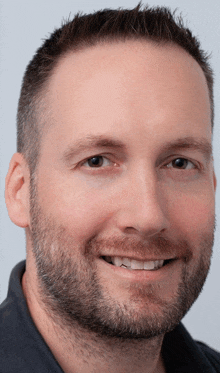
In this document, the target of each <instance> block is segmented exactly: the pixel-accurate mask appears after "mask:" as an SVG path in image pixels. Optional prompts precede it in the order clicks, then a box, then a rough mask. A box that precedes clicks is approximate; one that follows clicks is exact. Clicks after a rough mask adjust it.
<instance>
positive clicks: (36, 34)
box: [0, 0, 220, 350]
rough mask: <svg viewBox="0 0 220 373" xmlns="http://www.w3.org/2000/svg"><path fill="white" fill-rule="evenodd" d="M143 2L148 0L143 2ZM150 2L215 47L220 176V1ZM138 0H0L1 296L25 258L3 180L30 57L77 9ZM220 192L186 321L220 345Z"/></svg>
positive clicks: (198, 335) (192, 330)
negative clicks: (198, 290)
mask: <svg viewBox="0 0 220 373" xmlns="http://www.w3.org/2000/svg"><path fill="white" fill-rule="evenodd" d="M144 4H145V3H144ZM147 4H149V5H151V6H156V5H164V6H168V7H170V8H171V9H172V10H174V9H175V8H178V10H177V14H180V13H182V16H183V18H184V20H185V22H186V24H187V26H188V27H189V28H190V29H191V30H192V31H193V33H194V34H195V35H196V36H199V39H200V41H201V44H202V47H203V49H205V50H206V51H208V52H209V53H212V58H211V64H212V67H213V69H214V71H215V105H216V109H215V130H214V142H213V145H214V158H215V169H216V174H217V179H218V180H219V182H220V171H219V161H220V125H219V121H220V21H219V19H220V1H219V0H209V1H207V0H155V1H152V0H149V1H148V3H147ZM136 5H137V1H136V0H93V1H86V0H77V1H71V0H62V1H59V0H31V1H30V0H19V1H17V0H3V1H1V0H0V87H1V89H0V126H1V130H0V164H1V167H0V302H1V301H3V300H4V298H5V297H6V294H7V287H8V280H9V276H10V272H11V270H12V268H13V267H14V265H15V264H16V263H18V262H19V261H21V260H23V259H24V258H25V236H24V231H23V229H21V228H19V227H17V226H15V225H14V224H12V222H11V221H10V219H9V217H8V214H7V210H6V206H5V202H4V182H5V176H6V173H7V170H8V165H9V162H10V158H11V156H12V154H13V153H14V152H15V151H16V110H17V102H18V97H19V91H20V87H21V80H22V76H23V73H24V70H25V68H26V65H27V63H28V62H29V60H30V59H31V58H32V56H33V54H34V52H35V51H36V49H37V48H38V47H39V46H40V44H41V43H42V40H43V39H44V38H46V37H47V36H48V35H49V33H51V32H52V31H53V30H54V28H55V27H59V26H60V25H61V22H62V20H63V19H66V18H68V17H69V16H73V15H74V14H75V13H76V12H78V11H79V10H80V11H83V12H93V11H94V10H98V9H103V8H118V7H125V8H126V7H127V8H133V7H134V6H136ZM219 199H220V192H219V188H217V198H216V215H217V231H216V236H215V237H216V238H215V245H214V255H213V259H212V266H211V270H210V274H209V276H208V279H207V281H206V284H205V287H204V290H203V292H202V294H201V295H200V297H199V299H198V300H197V301H196V303H195V304H194V305H193V307H192V308H191V310H190V311H189V313H188V314H187V315H186V317H185V318H184V320H183V322H184V324H185V325H186V327H187V328H188V330H189V331H190V333H191V334H192V335H193V337H194V338H196V339H198V340H201V341H204V342H206V343H207V344H209V345H211V346H212V347H213V348H215V349H217V350H220V317H219V311H220V268H219V267H220V248H219V243H220V227H219V223H218V222H219V220H220V219H219V218H220V204H219Z"/></svg>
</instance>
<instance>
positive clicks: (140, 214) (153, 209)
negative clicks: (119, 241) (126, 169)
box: [117, 170, 169, 238]
mask: <svg viewBox="0 0 220 373" xmlns="http://www.w3.org/2000/svg"><path fill="white" fill-rule="evenodd" d="M117 227H118V229H120V231H122V232H123V233H124V234H138V235H141V236H143V238H144V237H146V238H147V237H151V236H154V235H157V234H158V233H161V232H163V231H165V230H167V229H168V227H169V219H168V208H167V200H166V193H164V191H163V187H162V185H161V182H160V180H158V178H157V175H156V173H155V172H154V171H153V170H152V171H151V172H150V171H149V172H146V170H145V171H143V170H142V171H139V172H138V171H137V170H136V172H135V173H133V175H130V176H129V177H127V178H126V180H124V184H123V187H122V189H121V193H120V197H119V201H118V209H117Z"/></svg>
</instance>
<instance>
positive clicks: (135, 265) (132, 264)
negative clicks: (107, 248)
mask: <svg viewBox="0 0 220 373" xmlns="http://www.w3.org/2000/svg"><path fill="white" fill-rule="evenodd" d="M102 258H103V259H104V260H105V261H106V262H108V263H110V264H112V265H114V266H116V267H121V268H124V269H129V270H146V271H155V270H157V269H160V268H161V267H163V266H164V265H165V264H167V263H169V262H170V260H154V261H153V260H149V261H142V260H134V259H130V258H123V257H118V256H116V257H111V256H103V257H102Z"/></svg>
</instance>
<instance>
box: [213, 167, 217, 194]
mask: <svg viewBox="0 0 220 373" xmlns="http://www.w3.org/2000/svg"><path fill="white" fill-rule="evenodd" d="M213 184H214V190H215V191H216V187H217V179H216V176H215V172H214V171H213Z"/></svg>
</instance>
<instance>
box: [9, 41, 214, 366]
mask: <svg viewBox="0 0 220 373" xmlns="http://www.w3.org/2000/svg"><path fill="white" fill-rule="evenodd" d="M46 100H47V102H48V107H49V108H50V113H52V114H50V115H51V118H50V120H51V123H52V125H51V126H48V128H47V129H46V130H45V134H44V136H43V138H42V143H41V151H40V158H39V163H38V167H37V172H36V175H35V178H33V179H32V181H31V188H30V190H31V194H30V197H31V198H30V197H29V194H28V193H27V192H26V194H25V193H23V195H22V196H23V197H22V198H23V200H24V204H25V206H27V207H26V209H25V211H26V213H23V216H24V215H25V217H26V223H25V219H23V222H22V224H21V223H20V225H22V226H25V227H26V233H27V264H26V272H25V275H24V276H23V281H22V286H23V290H24V294H25V296H26V299H27V303H28V307H29V310H30V313H31V315H32V318H33V320H34V322H35V324H36V326H37V328H38V330H39V331H40V333H41V334H42V336H43V338H44V339H45V341H46V343H47V344H48V346H49V348H50V349H51V351H52V353H53V354H54V356H55V358H56V359H57V361H58V362H59V364H60V366H61V367H62V369H63V370H64V372H83V373H84V372H87V373H89V372H100V371H103V372H108V373H113V372H114V373H116V372H125V371H126V372H128V373H129V372H137V373H139V372H148V373H156V372H157V373H159V372H165V367H164V365H163V361H162V357H161V354H160V349H161V345H162V341H163V336H164V334H165V333H166V332H167V331H169V330H172V329H173V328H174V327H175V325H177V324H178V323H179V321H180V320H181V319H182V317H183V316H184V315H185V313H186V312H187V310H188V309H189V308H190V306H191V305H192V303H193V302H194V300H195V299H196V298H197V296H198V295H199V293H200V291H201V288H202V286H203V283H204V281H205V278H206V276H207V273H208V269H209V265H210V257H211V252H212V245H213V232H214V220H215V219H214V192H215V178H214V171H213V162H212V155H211V123H210V117H211V116H210V104H209V95H208V88H207V84H206V81H205V77H204V74H203V72H202V70H201V68H200V67H199V65H198V64H197V62H195V61H194V60H193V58H192V57H191V56H189V55H188V54H187V53H186V52H184V51H183V50H182V49H180V48H178V47H176V46H173V45H164V46H155V45H153V44H152V43H148V42H143V41H132V40H131V41H126V42H117V43H113V44H106V45H105V44H103V45H97V46H95V47H92V48H88V49H85V50H83V51H81V52H77V53H75V54H73V53H69V54H68V55H66V56H65V57H64V58H63V59H62V60H61V61H60V63H59V64H58V66H57V67H56V69H55V71H54V74H53V75H52V77H51V79H50V81H49V83H48V89H47V96H46ZM17 157H18V156H17ZM16 159H17V161H16ZM19 159H21V160H20V165H22V164H23V168H24V169H25V167H26V166H24V162H23V161H22V158H19ZM16 162H17V164H19V162H18V158H16V155H15V157H14V168H13V162H12V165H11V169H15V163H16ZM22 162H23V163H22ZM20 167H21V166H20ZM24 180H25V182H26V184H28V185H29V183H30V179H28V177H27V178H24ZM27 189H28V188H27ZM17 223H18V222H17ZM18 225H19V224H18ZM106 256H107V257H127V258H130V259H135V260H139V261H141V260H142V261H155V260H166V261H169V263H168V264H166V265H165V266H164V267H162V268H160V269H157V270H154V271H146V270H129V269H124V268H120V267H116V266H113V265H112V264H110V263H107V262H106V261H105V260H104V259H103V257H106Z"/></svg>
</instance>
